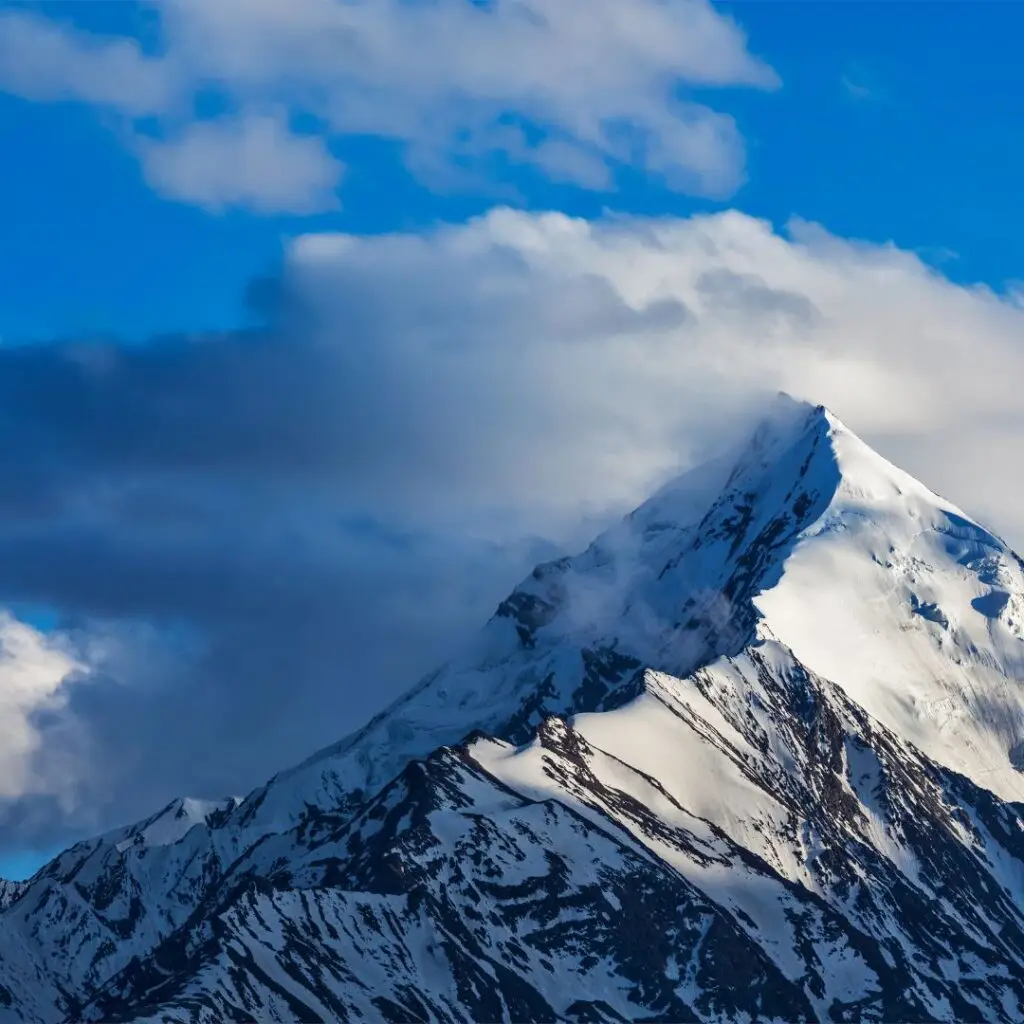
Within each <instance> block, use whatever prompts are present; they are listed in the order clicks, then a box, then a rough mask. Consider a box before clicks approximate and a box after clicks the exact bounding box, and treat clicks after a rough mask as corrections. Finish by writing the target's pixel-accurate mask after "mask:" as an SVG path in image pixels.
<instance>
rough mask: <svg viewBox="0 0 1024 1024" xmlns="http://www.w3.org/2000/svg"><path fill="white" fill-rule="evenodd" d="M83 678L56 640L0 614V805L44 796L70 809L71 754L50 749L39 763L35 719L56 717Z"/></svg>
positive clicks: (72, 790)
mask: <svg viewBox="0 0 1024 1024" xmlns="http://www.w3.org/2000/svg"><path fill="white" fill-rule="evenodd" d="M84 672H85V667H84V665H82V664H81V663H80V662H79V661H77V660H76V658H75V657H74V656H73V655H72V654H71V653H70V651H68V650H67V649H65V646H64V644H63V643H62V642H61V640H60V639H59V638H55V637H48V636H46V635H45V634H43V633H41V632H39V631H38V630H36V629H33V628H32V627H31V626H29V625H27V624H26V623H23V622H19V621H18V620H17V619H15V618H13V617H12V616H11V615H9V614H8V613H7V612H0V800H14V799H18V798H21V797H25V796H30V795H31V796H38V795H44V796H52V797H56V798H57V799H58V800H60V801H61V802H62V803H63V804H64V805H65V806H67V807H70V805H71V802H72V801H73V799H74V794H75V791H76V789H77V785H76V777H75V771H76V767H77V766H76V764H75V762H74V760H73V752H72V751H71V750H70V749H68V748H67V747H65V748H63V749H53V748H51V749H50V750H48V751H47V752H46V756H45V758H43V759H41V760H38V761H37V754H38V753H39V748H40V744H41V738H42V734H41V732H40V730H39V727H38V723H37V719H38V716H39V715H40V714H55V713H58V712H60V711H61V710H62V708H63V707H64V705H65V704H66V702H67V687H68V685H69V683H70V682H72V681H73V680H74V679H75V678H82V674H83V673H84ZM52 738H53V737H52V735H51V739H52Z"/></svg>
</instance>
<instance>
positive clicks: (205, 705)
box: [0, 0, 1024, 876]
mask: <svg viewBox="0 0 1024 1024" xmlns="http://www.w3.org/2000/svg"><path fill="white" fill-rule="evenodd" d="M1022 36H1024V7H1022V6H1021V5H1020V4H1010V3H929V4H925V3H916V2H907V3H900V2H892V0H890V2H886V3H852V2H847V3H841V2H828V3H826V2H799V3H797V2H793V3H790V2H783V0H778V2H757V3H728V4H727V3H722V4H719V5H717V6H713V7H712V6H708V5H707V4H705V3H702V2H699V0H665V2H662V0H515V2H513V0H486V2H480V3H476V2H474V0H439V2H438V3H436V4H427V3H423V2H421V0H355V2H351V3H347V4H345V5H341V4H339V3H337V2H336V0H288V2H285V0H280V2H277V0H260V2H258V3H257V2H248V0H246V2H243V0H217V2H216V3H212V4H208V3H205V2H202V0H158V2H153V3H146V4H136V3H127V2H125V3H122V2H105V3H98V2H97V3H56V2H45V3H19V4H12V3H4V2H3V0H0V152H2V153H3V154H4V159H3V161H2V164H0V183H2V185H3V187H2V188H0V339H2V342H3V343H2V344H0V410H2V415H0V474H2V477H3V479H4V481H5V488H4V489H3V490H2V492H0V566H2V567H3V568H2V570H0V608H4V609H6V610H7V613H8V614H9V616H10V618H7V617H2V616H0V645H4V646H5V649H6V646H7V645H8V642H9V641H12V638H14V639H18V642H19V644H20V646H19V648H18V649H19V650H20V651H22V654H21V655H19V657H22V658H24V665H21V666H19V667H20V668H24V669H25V672H27V673H28V674H27V675H25V676H24V677H23V678H27V679H31V680H32V685H31V686H30V687H28V688H25V687H22V688H21V689H20V690H17V692H15V689H12V688H7V689H5V684H4V677H3V673H4V671H6V668H5V666H6V665H7V663H5V662H2V660H0V875H5V874H6V875H8V876H17V875H19V874H23V873H24V872H25V871H26V870H29V869H31V867H32V866H34V865H35V864H37V863H38V862H39V861H40V860H41V859H42V858H44V856H45V854H46V853H48V852H49V851H52V850H54V849H57V848H59V847H60V846H61V845H62V844H64V843H67V842H69V841H71V840H74V839H75V838H79V837H81V836H85V835H89V834H93V833H95V832H96V831H98V830H101V829H107V828H110V827H112V826H115V825H118V824H120V823H123V822H126V821H131V820H134V819H136V818H138V817H141V816H143V815H145V814H147V813H150V812H151V811H152V810H154V809H155V808H157V807H159V806H161V805H163V804H165V803H166V802H168V801H169V800H170V799H172V798H173V797H176V796H179V795H182V794H189V795H194V796H199V797H219V796H222V795H224V794H225V793H240V792H245V791H247V790H248V789H249V788H250V787H252V786H255V785H257V784H258V783H260V782H261V781H263V779H264V778H265V777H266V776H268V775H269V774H271V773H272V772H274V771H276V770H277V769H279V768H281V767H283V766H285V765H287V764H288V763H291V762H294V761H296V760H299V759H301V758H303V757H304V756H306V755H307V754H309V753H310V752H311V751H312V750H313V749H315V748H317V747H318V746H321V745H325V744H327V743H330V742H332V741H333V740H335V739H337V737H338V736H340V735H343V734H345V733H346V732H349V731H351V730H352V729H354V728H356V727H358V726H359V725H360V724H361V723H362V721H363V720H364V719H365V718H366V716H367V715H369V714H371V713H372V712H374V711H375V710H377V708H378V707H379V706H380V705H381V704H383V703H385V702H386V701H387V700H388V699H390V698H391V697H393V696H394V695H395V694H396V693H397V692H398V691H400V690H401V689H403V688H404V687H405V686H407V685H408V684H409V683H410V682H411V681H413V680H414V679H415V678H417V677H418V675H419V674H420V673H422V672H424V671H427V670H428V669H430V668H431V667H432V666H433V665H434V664H435V663H436V662H437V661H439V660H440V659H442V658H444V657H446V656H447V655H448V653H450V651H451V649H452V648H454V647H456V646H457V645H458V643H460V642H461V641H462V640H463V639H464V638H465V637H466V636H467V635H468V634H470V633H471V632H472V630H473V629H474V628H475V627H476V626H477V625H479V623H480V622H481V621H482V620H484V619H486V617H487V616H488V615H489V614H490V612H491V610H492V609H493V607H494V606H495V604H496V603H497V601H498V600H500V599H501V598H502V597H503V596H504V594H505V593H507V590H508V588H509V587H510V586H512V585H513V584H514V583H515V582H516V581H517V580H518V579H519V578H520V577H521V576H522V575H523V574H524V573H525V572H527V571H528V570H529V568H530V567H531V566H532V565H533V564H534V563H535V562H536V561H537V560H539V559H540V558H544V557H548V556H550V555H551V554H552V552H555V551H562V550H565V549H568V548H572V547H573V546H578V545H579V544H581V543H586V542H587V541H588V540H589V539H590V536H591V535H592V533H593V532H594V530H595V529H596V528H597V526H598V525H599V524H601V523H603V522H606V521H607V520H608V518H609V517H610V516H612V515H615V514H620V513H621V512H623V511H624V510H627V509H628V508H630V507H632V506H634V505H635V504H636V503H637V502H638V501H640V500H642V499H643V498H644V497H645V496H646V495H647V494H649V493H650V491H651V490H652V489H653V488H654V487H655V486H657V485H658V484H660V483H661V482H663V481H664V479H665V478H666V477H667V476H668V475H670V474H671V473H673V472H677V471H678V470H680V469H682V468H685V467H686V466H688V465H690V464H692V463H693V462H694V461H696V460H697V459H699V458H700V457H702V455H703V454H705V453H706V452H707V451H709V450H711V449H713V448H714V445H715V444H717V443H719V442H720V440H721V437H722V436H723V435H727V434H728V433H729V431H730V430H735V429H739V427H738V426H737V424H740V425H741V424H743V423H745V422H746V420H745V419H744V417H745V416H746V415H747V413H748V411H749V409H750V408H751V407H752V406H754V405H755V404H756V402H757V401H758V400H759V396H760V395H761V393H762V391H765V390H772V389H775V388H783V389H785V390H789V391H792V392H794V393H797V394H802V395H806V397H810V398H814V399H815V400H816V401H824V402H827V403H828V404H829V405H831V406H833V407H834V408H836V409H838V410H839V411H840V412H841V413H842V415H843V416H844V417H845V418H848V419H849V421H850V422H851V424H852V425H853V426H854V427H855V428H856V429H858V430H859V431H860V432H861V433H863V434H864V436H866V437H867V438H868V440H870V441H872V442H873V443H876V444H877V445H878V446H879V447H880V448H881V449H882V450H883V451H884V452H885V453H886V454H887V455H889V456H890V457H892V458H894V459H896V460H897V461H899V462H900V463H901V464H902V465H905V466H906V468H908V469H909V470H910V471H911V472H913V473H915V474H916V475H918V476H920V477H922V478H923V479H925V480H926V482H928V483H929V484H930V485H932V486H934V487H936V488H937V489H939V490H941V491H943V492H944V493H948V494H950V496H951V497H953V498H954V500H957V501H959V502H960V503H961V504H963V505H964V506H965V507H967V509H968V511H970V512H973V513H976V514H977V515H979V516H981V517H983V518H985V519H986V521H989V522H992V523H993V524H994V525H995V526H996V527H997V528H999V529H1000V530H1002V531H1004V532H1005V533H1006V535H1007V536H1008V537H1009V539H1011V540H1012V541H1014V542H1016V543H1017V544H1018V545H1019V544H1021V543H1024V512H1022V511H1021V510H1022V509H1024V482H1021V481H1020V474H1017V473H1016V472H1013V471H1008V469H1007V467H1008V466H1009V467H1015V466H1016V465H1017V464H1018V463H1019V453H1020V450H1021V445H1022V443H1024V408H1022V405H1021V402H1020V399H1019V397H1018V389H1019V386H1018V384H1017V382H1018V381H1019V380H1020V379H1021V377H1022V376H1024V340H1022V339H1024V302H1022V300H1021V293H1020V285H1019V282H1020V281H1021V280H1022V279H1024V270H1022V267H1021V259H1020V256H1019V250H1020V246H1019V242H1018V237H1019V236H1018V234H1017V230H1018V225H1019V224H1020V223H1021V221H1022V214H1024V206H1022V204H1024V200H1022V198H1021V189H1020V180H1021V178H1022V175H1024V127H1022V126H1024V109H1022V108H1024V88H1022V83H1021V75H1022V72H1021V69H1020V61H1019V58H1018V52H1017V51H1018V49H1019V40H1020V38H1021V37H1022ZM549 212H553V213H554V214H555V215H548V214H549ZM624 215H625V216H624ZM566 217H568V218H572V219H571V220H566V219H565V218H566ZM763 221H766V222H767V224H765V223H763ZM816 225H817V226H816ZM342 236H344V237H342ZM890 243H891V244H890ZM259 281H264V282H269V283H270V284H271V285H272V286H273V287H270V288H265V287H263V286H262V285H261V286H260V288H258V289H256V290H255V292H258V293H259V294H262V295H264V296H267V295H269V296H272V297H273V300H272V301H270V302H269V303H268V302H266V301H264V302H262V303H254V302H253V301H252V298H251V297H252V295H253V294H254V293H255V292H254V288H253V283H254V282H259ZM194 332H204V333H203V337H202V340H201V341H200V342H197V341H194V340H192V339H191V338H190V337H185V336H183V335H191V334H192V333H194ZM20 342H30V343H31V344H29V345H20V344H18V343H20ZM581 524H582V525H581ZM19 624H21V625H19ZM25 629H27V630H29V632H28V633H25V632H24V630H25ZM18 630H22V631H21V632H17V631H18ZM26 638H27V639H26Z"/></svg>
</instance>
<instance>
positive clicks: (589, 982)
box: [0, 399, 1024, 1022]
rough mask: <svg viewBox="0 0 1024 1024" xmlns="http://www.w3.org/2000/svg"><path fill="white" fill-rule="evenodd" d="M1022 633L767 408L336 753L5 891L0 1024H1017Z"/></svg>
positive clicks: (874, 481) (1016, 570)
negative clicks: (556, 1023)
mask: <svg viewBox="0 0 1024 1024" xmlns="http://www.w3.org/2000/svg"><path fill="white" fill-rule="evenodd" d="M1021 616H1024V572H1022V565H1021V562H1020V560H1019V559H1018V558H1017V557H1016V556H1015V555H1014V554H1013V553H1012V552H1010V551H1009V550H1008V549H1007V548H1006V547H1005V546H1004V545H1003V544H1002V543H1001V542H1000V541H999V540H998V539H996V538H995V537H993V536H992V535H991V534H989V533H988V532H987V531H985V530H984V529H983V528H982V527H981V526H979V525H978V524H977V523H975V522H973V521H972V520H971V519H970V518H969V517H968V516H967V515H965V514H964V513H963V512H962V511H960V510H959V509H957V508H956V507H955V506H953V505H951V504H950V503H949V502H947V501H945V500H944V499H942V498H940V497H938V496H936V495H934V494H932V493H931V492H929V491H928V490H927V489H926V488H924V487H923V486H922V485H921V484H919V483H917V482H916V481H915V480H913V479H912V478H910V477H908V476H907V475H906V474H904V473H902V472H901V471H900V470H898V469H896V468H895V467H893V466H891V465H890V464H889V463H887V462H886V461H885V460H884V459H882V458H881V457H879V456H878V455H877V454H875V453H874V452H872V451H871V450H870V449H869V448H867V447H866V446H865V445H864V444H863V443H862V442H861V441H859V440H858V439H857V438H856V437H855V436H854V435H853V434H852V433H850V432H849V431H848V430H847V429H846V428H845V427H844V426H843V425H842V424H840V423H839V422H838V421H836V420H835V418H834V417H832V416H831V414H829V413H828V412H827V411H826V410H824V409H821V408H813V407H811V406H808V405H805V404H802V403H798V402H793V401H792V400H789V399H780V401H779V403H778V404H777V407H776V408H775V409H774V410H773V411H772V413H771V415H770V416H769V417H768V418H767V419H766V420H765V422H764V423H763V424H762V425H761V426H760V427H759V428H758V430H757V432H756V433H755V435H754V436H753V438H752V439H751V440H750V442H749V443H748V444H747V445H746V446H745V447H743V448H742V449H741V450H740V451H738V452H736V453H733V455H731V456H729V457H726V458H722V459H719V460H717V461H716V462H715V463H713V464H711V465H708V466H705V467H701V468H700V469H699V470H696V471H695V472H693V473H690V474H687V475H686V476H683V477H681V478H679V479H678V480H675V481H673V482H672V483H671V484H669V485H668V486H667V487H665V488H663V489H662V490H661V491H660V492H659V493H658V494H656V495H654V497H652V498H651V499H650V500H649V501H648V502H647V503H645V504H644V505H643V506H641V507H640V508H639V509H637V510H636V511H635V512H634V513H632V514H631V515H630V516H628V517H626V519H625V520H623V521H622V522H621V523H619V524H617V525H616V526H614V527H613V528H612V529H610V530H609V531H607V532H606V533H604V534H602V535H601V536H600V537H599V538H597V540H596V541H595V542H594V543H593V544H592V545H591V546H590V547H589V548H588V549H587V550H586V551H585V552H583V553H582V554H580V555H578V556H576V557H573V558H568V559H563V560H560V561H557V562H553V563H548V564H545V565H542V566H539V567H538V568H537V569H536V570H535V571H534V572H533V573H532V574H531V576H530V577H529V578H528V579H527V580H525V581H524V582H523V583H522V584H521V585H520V586H519V587H517V588H516V589H515V591H513V593H512V594H511V595H509V597H508V598H507V599H506V600H505V601H504V602H502V604H501V605H500V606H499V608H498V609H497V611H496V613H495V615H494V616H493V617H492V619H491V621H490V622H489V623H487V625H486V626H485V628H484V629H483V630H482V632H481V633H480V634H479V636H478V637H477V638H476V639H475V640H474V641H473V642H472V643H471V644H470V645H469V646H468V648H467V649H466V650H465V651H463V652H462V653H461V654H460V655H458V656H457V657H456V658H454V659H453V660H452V661H451V662H450V663H449V664H447V665H446V666H444V667H443V668H441V669H440V670H438V671H437V672H435V673H433V674H431V675H430V676H429V677H427V678H426V679H425V680H423V681H422V682H421V683H420V684H419V685H418V686H416V687H414V688H413V690H411V691H410V692H409V693H408V694H407V695H406V696H405V697H403V698H402V699H401V700H399V701H398V702H396V703H395V704H394V705H393V706H392V707H391V708H389V709H387V710H386V711H385V712H384V713H382V714H381V715H379V716H378V717H377V718H376V719H374V720H373V721H372V722H370V723H369V724H368V725H367V726H366V727H365V728H364V729H363V730H361V731H360V732H358V733H356V734H354V735H353V736H350V737H348V738H347V739H345V740H343V741H341V742H340V743H338V744H337V745H336V746H334V747H332V748H329V749H327V750H324V751H321V752H320V753H318V754H316V755H314V756H313V757H312V758H310V759H309V760H308V761H307V762H305V763H304V764H302V765H299V766H297V767H295V768H293V769H290V770H288V771H286V772H283V773H281V774H280V775H278V776H277V777H276V778H274V779H272V780H271V781H270V782H269V783H268V784H267V785H266V786H264V787H261V788H260V789H258V790H256V791H255V792H254V793H252V794H250V795H249V796H248V797H247V798H246V799H245V800H243V801H240V802H236V801H225V802H223V803H220V804H203V803H200V802H196V801H178V802H176V803H175V804H172V805H171V806H170V807H168V808H166V809H165V810H164V811H162V812H160V814H158V815H156V816H154V818H152V819H149V820H148V821H146V822H142V823H140V824H139V825H137V826H133V827H132V828H131V829H126V830H120V831H119V832H116V833H112V834H110V835H109V836H105V837H101V838H100V839H98V840H94V841H92V842H90V843H83V844H79V845H78V846H77V847H75V848H73V849H72V850H70V851H67V852H66V853H64V854H62V855H61V857H59V858H57V859H56V860H55V861H54V862H53V863H52V864H50V865H48V866H47V867H46V868H44V869H43V871H41V872H40V873H39V874H38V875H37V876H36V877H35V878H34V879H32V880H31V881H30V882H29V883H28V884H27V885H26V886H24V887H10V888H9V889H7V890H5V894H4V902H0V1019H4V1018H3V1014H4V1013H5V1012H6V1014H7V1018H6V1019H12V1020H14V1019H32V1020H42V1021H59V1020H62V1019H68V1020H77V1019H88V1020H161V1021H166V1020H175V1021H177V1020H180V1021H193V1020H196V1021H198V1020H201V1021H211V1022H212V1021H218V1020H224V1019H244V1020H259V1021H262V1020H302V1021H305V1020H345V1019H350V1020H355V1019H384V1020H394V1021H406V1020H453V1021H455V1020H458V1021H479V1020H510V1021H519V1020H573V1021H612V1020H619V1021H621V1020H636V1019H650V1020H673V1021H676V1020H722V1021H726V1020H728V1021H733V1020H762V1019H764V1020H780V1021H790V1020H850V1021H853V1020H858V1021H859V1020H882V1021H892V1020H901V1021H931V1020H951V1021H970V1020H986V1021H987V1020H993V1021H995V1020H999V1021H1017V1020H1020V1019H1024V807H1022V805H1020V804H1017V803H1014V802H1013V801H1015V800H1016V799H1018V798H1019V797H1020V796H1024V785H1022V781H1024V776H1022V775H1021V773H1020V771H1018V768H1017V767H1016V766H1017V765H1019V766H1021V767H1022V768H1024V633H1022V631H1021V624H1020V623H1021V622H1022V619H1021ZM4 903H6V908H5V909H4ZM3 1007H6V1010H4V1009H3Z"/></svg>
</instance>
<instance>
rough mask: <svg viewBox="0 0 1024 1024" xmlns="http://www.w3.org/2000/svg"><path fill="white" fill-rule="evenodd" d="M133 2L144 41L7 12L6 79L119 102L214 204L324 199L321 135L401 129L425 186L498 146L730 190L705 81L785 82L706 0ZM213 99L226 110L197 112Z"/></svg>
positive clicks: (611, 172) (140, 149)
mask: <svg viewBox="0 0 1024 1024" xmlns="http://www.w3.org/2000/svg"><path fill="white" fill-rule="evenodd" d="M146 9H149V10H153V11H155V12H156V14H157V20H156V22H155V27H153V26H152V25H150V23H149V22H146V23H144V24H145V25H146V26H148V27H147V28H144V29H143V30H142V31H140V32H139V33H138V34H137V35H138V37H137V38H136V37H130V36H101V35H97V34H90V33H88V32H85V31H82V30H81V29H78V28H76V27H75V26H74V25H72V24H69V23H64V22H58V21H57V20H55V19H51V18H47V17H44V16H42V15H40V14H38V13H34V12H28V11H17V10H13V11H10V10H9V11H4V12H0V89H5V90H7V91H9V92H12V93H15V94H17V95H20V96H24V97H26V98H28V99H31V100H35V101H58V100H77V101H80V102H82V103H86V104H89V105H92V106H94V107H96V108H98V109H101V110H103V111H105V112H107V114H108V115H109V114H111V113H115V114H118V115H120V116H121V117H122V119H123V121H122V130H123V131H124V132H125V134H126V135H127V136H128V138H129V139H133V140H134V141H133V142H132V143H131V144H132V145H133V147H134V149H135V150H136V151H137V153H138V154H139V157H140V159H141V160H142V163H143V167H144V171H145V174H146V176H147V179H148V180H149V181H150V183H151V184H152V185H153V186H154V187H155V188H157V189H158V190H159V191H161V192H162V193H163V194H165V195H167V196H170V197H173V198H175V199H180V200H183V201H186V202H193V203H197V204H199V205H202V206H207V207H209V208H212V209H222V208H223V207H224V206H226V205H236V206H245V207H249V208H251V209H253V210H256V211H258V212H261V213H270V212H278V211H284V212H292V213H309V212H312V211H314V210H319V209H323V208H324V207H325V206H328V205H330V202H331V200H330V199H329V198H328V197H331V196H333V189H334V186H335V185H336V184H337V182H338V180H339V179H340V176H341V164H340V162H339V161H338V160H337V158H336V157H335V156H333V155H332V153H331V150H330V147H329V144H330V143H331V142H332V141H336V140H338V139H340V138H344V137H347V136H358V135H372V136H379V137H383V138H387V139H390V140H394V141H396V142H398V143H399V144H400V145H401V146H402V147H403V151H404V153H405V158H406V162H407V163H408V165H409V166H410V168H412V169H413V171H414V172H416V173H417V174H419V175H420V176H421V177H424V178H426V179H427V180H428V181H429V182H430V183H431V184H432V185H433V186H435V187H437V186H441V185H448V186H456V187H457V186H458V184H459V183H460V182H464V181H465V180H467V176H468V180H470V181H472V182H474V183H475V185H476V186H477V187H483V186H482V181H481V178H480V176H479V174H478V173H476V172H478V171H480V170H481V169H482V168H484V167H486V166H488V162H489V161H493V160H494V159H501V160H504V161H507V162H509V163H511V164H513V165H521V166H523V167H526V168H531V169H533V170H534V171H537V172H539V173H541V174H543V175H545V176H550V177H553V178H555V179H557V180H561V181H568V182H573V183H575V184H578V185H581V186H583V187H585V188H593V189H608V188H610V187H612V185H613V182H614V177H615V174H616V172H617V170H618V169H621V168H623V167H629V168H636V169H641V170H643V171H645V172H648V173H650V174H653V175H656V176H658V177H660V178H662V179H664V181H665V182H666V183H667V184H668V186H669V187H671V188H674V189H678V190H680V191H684V192H692V193H697V194H700V195H707V196H714V197H721V196H728V195H729V194H731V193H732V192H733V191H734V190H735V189H736V187H737V186H738V185H739V184H740V183H741V182H742V180H743V175H744V147H743V140H742V138H741V137H740V134H739V131H738V129H737V127H736V124H735V122H734V121H733V119H732V118H731V117H730V116H728V115H727V114H724V113H722V112H720V111H717V110H715V109H713V108H712V107H710V106H708V105H707V102H706V100H705V99H704V98H703V96H704V93H705V92H706V91H707V90H709V89H714V88H719V87H725V86H730V87H749V88H773V87H774V86H776V85H777V84H778V80H777V77H776V75H775V73H774V72H773V71H772V70H771V69H770V68H769V67H768V66H767V65H765V64H764V63H763V62H762V61H760V60H758V59H757V58H756V57H754V56H752V55H751V54H750V52H749V51H748V49H747V45H746V40H745V38H744V36H743V34H742V32H741V31H740V30H739V28H738V27H737V26H736V25H735V24H734V23H733V22H732V21H731V20H730V19H729V18H727V17H725V16H724V15H722V14H720V13H718V12H716V11H715V10H714V9H713V8H712V7H711V5H710V4H709V3H707V2H705V0H668V2H664V0H630V2H623V0H487V2H480V0H433V2H427V0H217V2H216V3H208V2H206V0H159V2H154V3H152V4H148V5H146ZM698 91H699V92H700V95H701V97H702V98H700V99H698V98H697V93H698ZM211 97H213V98H215V99H216V103H215V104H214V108H213V109H215V110H218V111H219V112H218V113H216V114H212V115H210V116H208V117H204V118H203V119H201V120H197V118H196V110H197V108H202V101H204V100H205V101H207V102H208V101H209V100H210V98H211ZM299 120H301V121H302V122H303V124H304V127H303V129H302V130H299V129H298V127H297V124H298V122H299ZM154 130H155V132H156V137H155V138H154V137H151V136H152V133H153V132H154ZM254 155H259V157H260V159H259V160H256V159H253V157H254Z"/></svg>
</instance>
